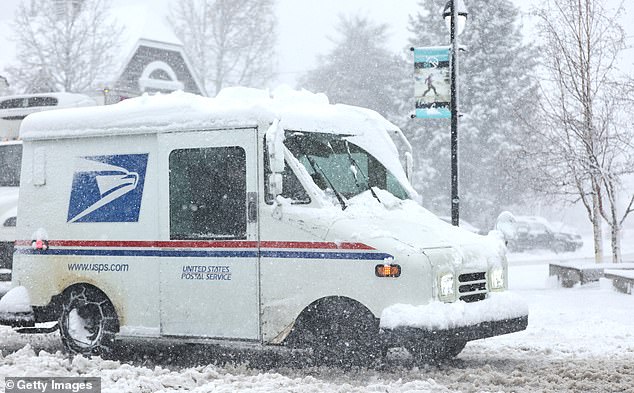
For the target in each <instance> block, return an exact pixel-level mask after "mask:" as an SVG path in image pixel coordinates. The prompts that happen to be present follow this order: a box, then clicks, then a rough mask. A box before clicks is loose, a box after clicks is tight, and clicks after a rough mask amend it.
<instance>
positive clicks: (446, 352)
mask: <svg viewBox="0 0 634 393" xmlns="http://www.w3.org/2000/svg"><path fill="white" fill-rule="evenodd" d="M466 345H467V341H465V340H461V339H447V340H439V341H425V342H418V343H416V344H414V345H411V346H410V347H409V348H408V350H409V352H410V354H411V355H412V358H413V359H414V362H415V363H418V364H430V363H437V362H442V361H444V360H449V359H453V358H455V357H456V356H458V354H459V353H460V352H462V350H463V349H464V347H465V346H466Z"/></svg>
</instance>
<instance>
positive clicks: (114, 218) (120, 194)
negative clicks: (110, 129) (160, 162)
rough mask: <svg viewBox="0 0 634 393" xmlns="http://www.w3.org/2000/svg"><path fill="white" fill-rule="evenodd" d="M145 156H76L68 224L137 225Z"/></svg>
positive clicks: (146, 156) (145, 163) (145, 165)
mask: <svg viewBox="0 0 634 393" xmlns="http://www.w3.org/2000/svg"><path fill="white" fill-rule="evenodd" d="M147 159H148V154H122V155H113V156H92V157H79V158H77V160H76V161H75V174H74V176H73V186H72V190H71V193H70V203H69V205H68V218H67V221H68V222H69V223H71V222H137V221H139V211H140V210H141V198H142V196H143V183H144V181H145V170H146V168H147Z"/></svg>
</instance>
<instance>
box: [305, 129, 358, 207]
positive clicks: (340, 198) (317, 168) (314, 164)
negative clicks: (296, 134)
mask: <svg viewBox="0 0 634 393" xmlns="http://www.w3.org/2000/svg"><path fill="white" fill-rule="evenodd" d="M294 145H295V146H296V147H297V150H298V151H299V153H300V154H302V155H303V156H304V157H306V159H307V160H308V162H309V163H310V165H311V166H312V167H313V170H314V171H315V173H316V174H317V175H319V176H321V177H322V178H323V179H324V180H326V183H328V187H330V189H331V190H332V192H333V193H334V194H335V197H337V200H338V201H339V204H340V205H341V210H346V208H347V207H348V204H347V203H346V200H345V198H344V197H343V195H341V193H340V192H339V191H337V189H336V188H335V186H334V185H333V184H332V181H330V179H329V178H328V176H326V173H325V172H324V171H323V169H321V167H320V166H319V164H317V162H315V160H313V159H312V157H310V156H309V155H308V154H306V152H305V151H304V149H303V148H302V146H301V144H300V143H297V142H295V143H294Z"/></svg>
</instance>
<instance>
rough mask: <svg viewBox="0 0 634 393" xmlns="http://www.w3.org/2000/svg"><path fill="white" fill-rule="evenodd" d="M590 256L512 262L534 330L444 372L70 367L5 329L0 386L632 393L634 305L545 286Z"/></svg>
mask: <svg viewBox="0 0 634 393" xmlns="http://www.w3.org/2000/svg"><path fill="white" fill-rule="evenodd" d="M626 255H627V254H626ZM585 256H587V254H586V252H584V249H582V250H581V251H578V252H577V253H569V255H566V254H561V255H555V254H550V253H545V252H539V253H536V254H535V253H534V254H527V253H524V254H512V255H511V256H510V261H511V262H510V265H511V266H510V272H509V281H510V287H511V289H512V290H513V291H515V293H517V294H519V295H520V296H522V297H523V298H524V299H525V300H526V301H527V302H528V304H529V307H530V317H529V327H528V329H527V330H526V331H524V332H520V333H515V334H511V335H507V336H500V337H495V338H490V339H486V340H480V341H475V342H471V343H469V344H468V345H467V347H466V348H465V350H464V351H463V352H462V353H461V354H460V355H459V356H458V358H457V359H455V360H454V361H451V362H448V363H445V364H442V365H433V366H427V367H422V368H419V367H416V366H413V365H412V364H410V363H409V361H408V359H407V358H406V357H404V356H398V354H394V353H393V354H392V356H390V357H389V358H388V361H387V362H386V364H385V365H384V366H383V367H381V368H378V369H377V368H373V369H358V370H357V369H353V370H348V371H346V370H340V369H336V368H327V367H305V365H306V363H305V362H303V361H302V359H299V360H297V359H296V361H290V360H289V359H288V358H282V359H281V360H280V359H277V361H270V358H271V356H264V355H263V354H261V353H255V354H254V353H248V352H247V353H246V354H245V353H243V352H240V353H237V352H236V353H226V352H225V351H220V350H218V349H214V348H207V349H206V350H205V351H206V352H207V353H201V352H199V351H194V350H193V349H194V347H189V346H178V347H177V348H176V349H178V350H177V351H171V349H172V348H171V347H167V346H164V347H159V348H150V349H148V348H143V347H142V346H138V345H139V344H135V345H137V346H136V347H133V348H131V349H129V350H128V351H126V353H123V354H122V355H121V356H122V358H123V359H122V360H117V361H112V360H103V359H100V358H93V359H85V358H82V357H75V358H69V357H67V356H65V355H63V354H62V353H61V352H60V350H61V344H60V342H59V336H58V335H57V334H56V333H51V334H47V335H32V336H21V335H18V334H16V333H14V332H13V331H12V330H11V329H9V328H6V327H1V328H0V352H1V355H0V377H6V376H97V377H101V378H102V391H103V392H155V391H165V392H172V391H194V392H235V391H241V392H390V393H395V392H628V391H629V392H631V391H634V363H633V362H632V359H634V296H631V295H624V294H621V293H618V292H615V291H614V290H612V288H611V284H610V282H609V281H606V280H604V281H602V282H600V283H596V284H592V285H587V286H583V287H576V288H572V289H562V288H559V287H558V286H557V283H556V280H553V279H551V278H549V277H548V261H549V260H557V259H562V258H563V259H572V258H582V257H585ZM232 358H237V359H238V360H232ZM249 358H251V359H253V361H252V363H256V364H255V365H248V364H247V363H248V361H245V359H249ZM267 359H268V360H267ZM214 360H219V361H218V362H214ZM214 363H215V364H214ZM3 383H4V382H3V381H2V380H0V387H3Z"/></svg>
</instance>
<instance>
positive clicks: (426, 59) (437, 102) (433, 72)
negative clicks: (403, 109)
mask: <svg viewBox="0 0 634 393" xmlns="http://www.w3.org/2000/svg"><path fill="white" fill-rule="evenodd" d="M449 49H450V48H449V47H447V46H435V47H429V48H414V98H415V100H416V117H418V118H422V119H449V118H450V117H451V110H450V108H449V106H450V102H451V76H450V69H449V53H450V50H449Z"/></svg>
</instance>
